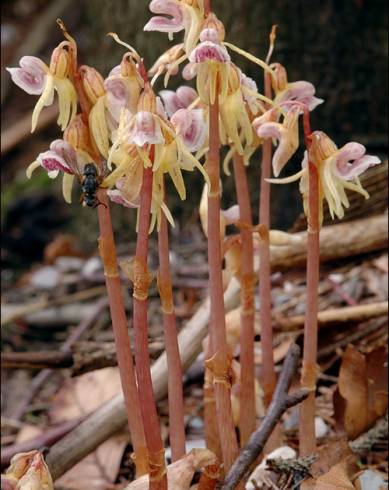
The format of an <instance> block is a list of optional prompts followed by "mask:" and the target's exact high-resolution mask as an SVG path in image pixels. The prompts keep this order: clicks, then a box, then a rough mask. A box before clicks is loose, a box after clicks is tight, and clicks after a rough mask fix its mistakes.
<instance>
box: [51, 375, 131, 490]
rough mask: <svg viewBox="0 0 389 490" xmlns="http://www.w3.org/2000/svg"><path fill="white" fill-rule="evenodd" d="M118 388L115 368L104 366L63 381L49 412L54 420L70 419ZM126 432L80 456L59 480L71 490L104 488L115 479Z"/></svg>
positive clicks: (125, 442)
mask: <svg viewBox="0 0 389 490" xmlns="http://www.w3.org/2000/svg"><path fill="white" fill-rule="evenodd" d="M120 391H121V384H120V375H119V370H118V368H105V369H100V370H97V371H91V372H90V373H86V374H83V375H82V376H79V377H77V378H70V379H67V380H66V381H65V383H64V384H63V386H62V388H61V389H60V390H59V392H58V393H57V395H56V397H55V399H54V402H53V406H52V410H51V412H50V416H51V418H52V419H53V420H54V421H57V422H59V421H64V420H72V419H74V418H77V417H79V416H80V415H85V414H87V413H90V412H92V411H93V410H95V409H96V408H97V407H99V406H100V405H101V404H102V403H104V402H106V401H108V400H110V399H111V398H112V397H114V396H115V395H116V394H118V393H119V392H120ZM127 443H128V436H127V434H119V435H116V436H113V437H111V438H110V439H108V440H107V441H105V442H104V443H103V444H101V445H100V446H99V447H98V448H97V449H96V451H94V452H93V453H91V454H90V455H89V456H87V457H86V458H84V459H83V460H81V461H80V462H79V463H78V464H76V465H75V466H74V467H73V468H72V469H71V470H69V471H68V472H66V473H65V474H64V475H63V476H62V477H61V478H60V479H59V480H58V485H60V486H63V487H65V488H69V489H74V490H90V489H92V488H93V490H106V489H107V488H110V486H111V485H112V483H113V482H114V481H115V480H116V478H117V475H118V472H119V469H120V463H121V460H122V457H123V453H124V449H125V447H126V445H127Z"/></svg>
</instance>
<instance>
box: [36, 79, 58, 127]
mask: <svg viewBox="0 0 389 490" xmlns="http://www.w3.org/2000/svg"><path fill="white" fill-rule="evenodd" d="M53 100H54V77H53V76H52V75H47V76H46V78H45V85H44V89H43V92H42V95H41V96H40V97H39V99H38V102H37V103H36V105H35V107H34V111H33V113H32V121H31V133H33V132H34V131H35V128H36V125H37V124H38V119H39V115H40V113H41V112H42V109H43V108H44V107H47V106H50V105H51V104H52V103H53Z"/></svg>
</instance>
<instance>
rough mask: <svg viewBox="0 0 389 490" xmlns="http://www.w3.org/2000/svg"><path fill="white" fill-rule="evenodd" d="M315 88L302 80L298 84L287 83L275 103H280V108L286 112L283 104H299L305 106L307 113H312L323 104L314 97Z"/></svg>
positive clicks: (285, 106)
mask: <svg viewBox="0 0 389 490" xmlns="http://www.w3.org/2000/svg"><path fill="white" fill-rule="evenodd" d="M315 92H316V89H315V86H314V85H313V84H312V83H310V82H306V81H304V80H300V81H298V82H293V83H288V85H287V87H286V89H285V90H283V91H282V92H279V94H278V95H277V97H276V99H275V101H276V102H278V103H280V105H281V106H282V107H284V108H285V109H286V110H287V109H288V104H286V105H285V102H288V103H289V102H293V101H294V102H296V101H297V102H301V103H302V104H304V105H306V106H307V108H308V110H309V111H313V110H314V109H315V108H316V107H317V106H318V105H320V104H322V103H323V102H324V99H319V98H317V97H315Z"/></svg>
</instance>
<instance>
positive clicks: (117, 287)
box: [57, 20, 149, 477]
mask: <svg viewBox="0 0 389 490" xmlns="http://www.w3.org/2000/svg"><path fill="white" fill-rule="evenodd" d="M57 22H58V24H59V26H60V28H61V30H62V31H63V33H64V35H65V37H66V38H67V39H68V40H69V41H70V46H71V59H72V64H71V75H72V79H73V83H74V86H75V89H76V92H77V95H78V99H79V103H80V107H81V111H82V117H83V121H84V123H85V124H86V125H87V126H88V127H89V123H88V116H89V111H90V109H91V104H90V103H89V101H88V98H87V96H86V94H85V92H84V89H83V85H82V80H81V77H80V74H79V71H78V63H77V45H76V42H75V41H74V39H73V38H72V37H71V36H70V35H69V34H68V33H67V31H66V28H65V26H64V24H63V23H62V21H60V20H58V21H57ZM91 143H92V142H91ZM91 154H92V155H93V156H94V157H95V159H96V161H97V163H100V164H101V158H100V156H99V154H98V152H97V151H96V148H95V145H93V144H91ZM98 199H99V201H100V203H101V205H99V206H98V207H97V213H98V221H99V231H100V238H99V251H100V255H101V259H102V261H103V266H104V273H105V284H106V288H107V294H108V300H109V307H110V313H111V320H112V329H113V333H114V338H115V346H116V351H117V358H118V366H119V372H120V380H121V384H122V389H123V395H124V402H125V407H126V413H127V420H128V426H129V429H130V434H131V439H132V445H133V448H134V454H133V459H134V460H135V466H136V475H137V477H139V476H141V475H144V474H146V473H147V472H148V467H149V465H148V457H147V448H146V439H145V434H144V430H143V422H142V415H141V409H140V403H139V396H138V390H137V383H136V377H135V370H134V363H133V358H132V352H131V344H130V338H129V335H128V323H127V317H126V311H125V308H124V302H123V295H122V290H121V284H120V277H119V272H118V267H117V256H116V247H115V240H114V236H113V229H112V221H111V213H110V209H109V201H108V199H107V195H106V191H105V190H103V189H100V190H99V192H98Z"/></svg>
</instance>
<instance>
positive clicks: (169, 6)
mask: <svg viewBox="0 0 389 490" xmlns="http://www.w3.org/2000/svg"><path fill="white" fill-rule="evenodd" d="M149 8H150V10H151V12H153V14H162V15H157V16H155V17H152V18H151V19H150V20H149V22H148V23H147V24H146V25H145V26H144V28H143V30H144V31H158V32H168V33H175V32H180V31H182V30H184V29H185V22H184V8H183V7H182V6H181V5H179V4H177V2H175V1H174V0H152V2H151V3H150V6H149ZM165 15H166V16H168V17H164V16H165Z"/></svg>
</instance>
